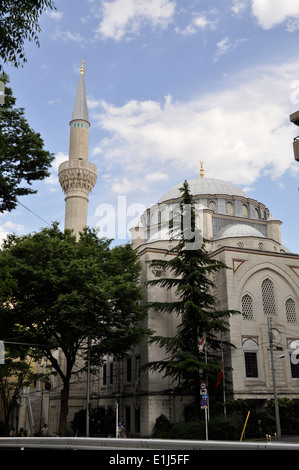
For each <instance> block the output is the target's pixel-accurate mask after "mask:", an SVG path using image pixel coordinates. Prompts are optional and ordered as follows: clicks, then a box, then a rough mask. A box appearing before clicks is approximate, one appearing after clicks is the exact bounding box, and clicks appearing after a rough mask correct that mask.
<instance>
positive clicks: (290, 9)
mask: <svg viewBox="0 0 299 470" xmlns="http://www.w3.org/2000/svg"><path fill="white" fill-rule="evenodd" d="M252 13H253V15H254V16H255V17H256V18H257V19H258V22H259V24H260V26H261V27H262V28H264V29H271V28H273V27H274V26H276V25H278V24H280V23H283V22H284V21H285V20H287V19H290V18H299V2H298V0H283V1H281V0H252Z"/></svg>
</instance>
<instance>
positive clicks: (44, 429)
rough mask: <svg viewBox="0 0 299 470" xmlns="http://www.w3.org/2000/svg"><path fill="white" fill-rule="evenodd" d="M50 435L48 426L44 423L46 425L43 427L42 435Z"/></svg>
mask: <svg viewBox="0 0 299 470" xmlns="http://www.w3.org/2000/svg"><path fill="white" fill-rule="evenodd" d="M47 435H48V426H47V425H46V424H44V427H43V428H42V436H43V437H47Z"/></svg>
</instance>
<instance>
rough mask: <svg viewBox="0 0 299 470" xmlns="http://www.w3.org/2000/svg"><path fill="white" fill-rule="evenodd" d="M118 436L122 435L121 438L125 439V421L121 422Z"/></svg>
mask: <svg viewBox="0 0 299 470" xmlns="http://www.w3.org/2000/svg"><path fill="white" fill-rule="evenodd" d="M120 437H122V438H123V439H125V438H126V437H127V434H126V423H121V427H120Z"/></svg>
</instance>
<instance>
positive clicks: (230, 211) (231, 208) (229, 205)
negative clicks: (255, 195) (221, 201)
mask: <svg viewBox="0 0 299 470" xmlns="http://www.w3.org/2000/svg"><path fill="white" fill-rule="evenodd" d="M226 213H227V214H228V215H234V205H233V203H232V202H227V203H226Z"/></svg>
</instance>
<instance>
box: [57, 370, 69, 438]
mask: <svg viewBox="0 0 299 470" xmlns="http://www.w3.org/2000/svg"><path fill="white" fill-rule="evenodd" d="M69 394H70V381H69V380H68V379H65V380H64V383H63V389H62V390H61V400H60V416H59V427H58V435H59V436H65V433H66V422H67V415H68V412H69V408H68V401H69Z"/></svg>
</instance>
